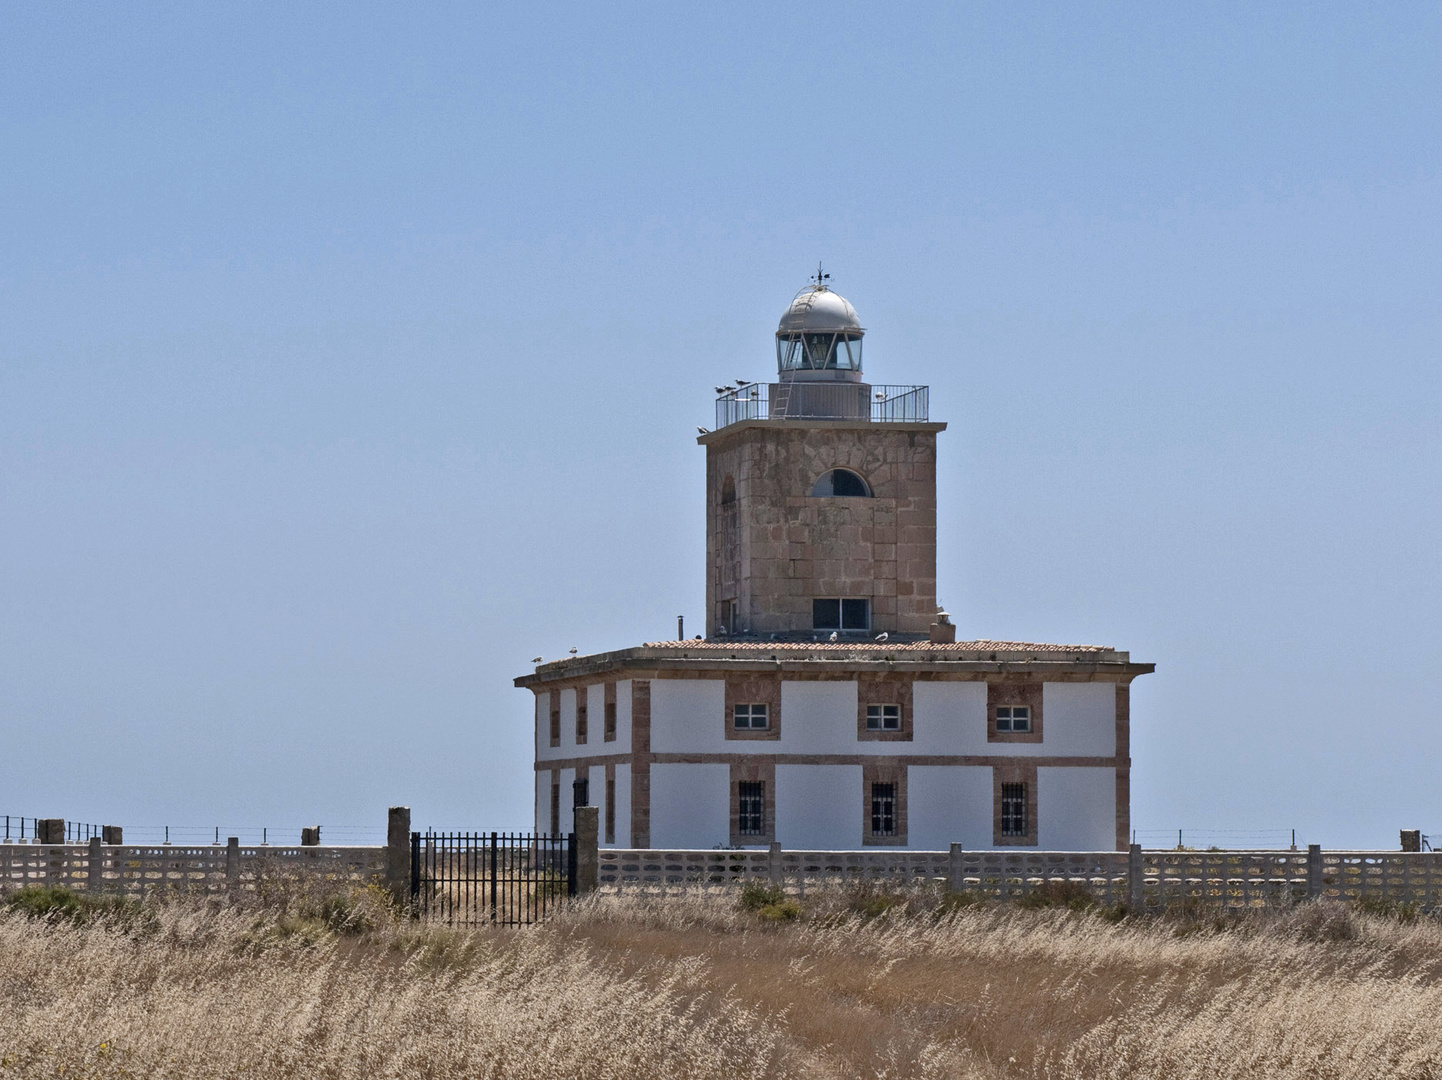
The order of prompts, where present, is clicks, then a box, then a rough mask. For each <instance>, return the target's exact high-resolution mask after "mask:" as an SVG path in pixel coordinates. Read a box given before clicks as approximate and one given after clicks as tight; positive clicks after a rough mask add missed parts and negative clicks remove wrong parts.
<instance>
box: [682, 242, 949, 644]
mask: <svg viewBox="0 0 1442 1080" xmlns="http://www.w3.org/2000/svg"><path fill="white" fill-rule="evenodd" d="M828 277H829V275H823V274H821V273H820V271H818V273H817V277H816V278H815V279H814V280H813V282H812V284H811V285H809V286H808V287H807V288H805V289H803V290H801V292H800V293H798V294H797V295H796V297H795V299H793V300H792V301H791V304H790V306H789V307H788V308H787V309H786V312H785V314H784V315H782V316H781V322H780V325H779V326H778V327H777V330H776V358H777V379H776V381H775V382H772V383H769V384H764V385H763V384H761V383H739V384H737V385H736V386H732V387H723V388H718V391H717V393H718V396H717V400H716V430H714V431H711V432H707V433H705V434H703V435H702V436H701V437H700V438H699V439H698V440H697V441H698V442H699V443H701V445H703V446H705V447H706V570H707V573H706V636H707V637H708V638H715V637H740V638H760V639H763V640H768V639H775V640H803V641H810V640H812V639H817V640H829V639H830V637H831V635H832V634H835V635H836V636H837V639H838V640H840V639H851V640H857V639H871V638H874V637H876V636H877V635H878V634H881V633H883V632H885V633H886V634H888V635H889V636H890V637H891V638H894V639H895V640H897V641H907V640H917V639H921V638H925V637H927V635H928V632H929V630H930V628H931V626H932V624H933V623H935V622H936V621H937V619H936V611H937V605H936V433H937V432H939V431H942V430H945V428H946V425H945V424H938V423H930V422H929V421H928V416H927V387H925V386H877V385H872V384H869V383H867V382H865V381H864V377H863V375H862V368H861V345H862V340H863V338H864V337H865V333H866V331H865V330H864V329H863V328H862V326H861V323H860V320H859V319H858V318H857V316H856V310H855V309H854V308H853V307H852V306H851V305H850V304H849V303H847V301H846V300H845V299H843V298H842V297H841V296H840V295H838V294H837V293H835V292H832V291H831V289H830V288H829V287H828V286H827V284H826V281H827V278H828ZM947 629H950V627H947Z"/></svg>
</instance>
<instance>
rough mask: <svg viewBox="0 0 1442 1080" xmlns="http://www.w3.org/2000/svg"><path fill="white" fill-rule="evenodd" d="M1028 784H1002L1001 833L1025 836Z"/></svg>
mask: <svg viewBox="0 0 1442 1080" xmlns="http://www.w3.org/2000/svg"><path fill="white" fill-rule="evenodd" d="M1026 834H1027V827H1026V784H1024V783H1017V784H1002V785H1001V835H1002V836H1025V835H1026Z"/></svg>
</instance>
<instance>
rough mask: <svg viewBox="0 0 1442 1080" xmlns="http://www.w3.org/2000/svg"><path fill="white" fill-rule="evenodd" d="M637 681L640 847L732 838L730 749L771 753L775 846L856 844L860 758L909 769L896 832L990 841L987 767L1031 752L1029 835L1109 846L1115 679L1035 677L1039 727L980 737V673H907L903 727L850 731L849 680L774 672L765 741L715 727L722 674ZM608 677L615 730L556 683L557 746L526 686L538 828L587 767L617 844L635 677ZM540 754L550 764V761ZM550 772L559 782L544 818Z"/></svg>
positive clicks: (928, 839) (568, 798)
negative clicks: (581, 734) (642, 740)
mask: <svg viewBox="0 0 1442 1080" xmlns="http://www.w3.org/2000/svg"><path fill="white" fill-rule="evenodd" d="M648 682H649V742H650V746H649V754H648V757H649V762H648V767H647V774H648V777H649V791H650V802H649V813H648V817H649V822H648V824H649V837H648V846H650V847H653V848H714V847H718V846H720V847H726V846H730V845H731V844H733V843H734V842H736V838H735V837H734V836H733V834H732V822H731V818H732V810H733V808H732V798H733V793H732V776H731V763H732V762H735V761H737V760H738V759H739V760H743V761H744V760H756V761H768V760H769V761H771V762H774V777H773V779H772V780H771V783H773V784H774V791H773V792H772V793H771V797H772V802H773V806H774V822H773V824H774V830H773V832H772V836H774V839H775V840H776V841H777V842H779V843H780V844H781V845H782V846H783V847H786V848H792V849H809V850H852V849H859V848H861V847H863V846H864V844H865V842H866V841H865V839H864V828H863V819H864V816H865V814H866V813H867V812H868V811H867V807H866V804H865V780H864V770H863V766H864V764H865V762H866V761H869V760H875V761H877V762H885V763H886V764H888V765H891V766H893V767H900V768H903V769H904V770H905V789H906V800H905V801H906V807H905V819H906V836H905V843H904V846H906V847H909V848H914V849H919V850H942V849H945V848H946V847H948V846H949V845H950V844H952V843H959V844H961V845H962V846H963V847H965V848H967V849H968V850H980V849H987V848H992V847H995V846H998V845H997V844H996V842H995V841H996V836H995V834H994V826H995V823H994V816H995V810H994V802H995V790H996V789H995V785H994V777H993V771H994V769H995V768H997V767H1011V766H1016V765H1018V764H1020V765H1023V766H1024V765H1025V764H1026V763H1027V762H1028V761H1029V760H1035V761H1036V762H1037V763H1036V765H1034V766H1031V767H1032V768H1033V769H1034V776H1035V785H1036V792H1035V814H1036V823H1035V834H1036V841H1035V846H1037V847H1039V848H1041V849H1043V850H1107V849H1111V848H1113V847H1115V846H1116V845H1117V832H1118V819H1117V814H1118V809H1117V808H1118V786H1117V784H1118V779H1117V778H1118V769H1117V759H1116V753H1117V731H1118V723H1117V719H1118V718H1117V699H1118V684H1117V682H1116V681H1113V680H1099V681H1086V682H1083V681H1066V682H1063V681H1055V682H1047V681H1042V682H1041V684H1040V685H1041V701H1042V711H1041V717H1042V718H1044V723H1043V724H1042V725H1041V726H1042V738H1041V739H1040V740H1039V741H1035V742H1010V741H1009V742H998V741H995V739H994V738H989V736H988V727H987V699H988V684H987V683H986V682H985V681H981V680H944V679H936V680H932V681H928V680H917V681H914V682H912V683H911V687H912V711H911V731H910V738H909V739H906V740H905V741H870V740H867V739H863V738H861V737H860V736H859V732H858V708H859V702H858V683H857V681H856V680H855V679H847V678H835V679H816V678H810V679H796V680H788V679H786V678H784V677H783V678H782V679H781V680H780V689H779V700H780V706H781V707H780V714H779V726H780V734H779V737H778V738H772V739H764V740H762V739H758V740H745V739H735V738H728V737H727V734H728V717H727V711H726V709H727V706H726V680H725V678H724V677H718V678H695V677H691V678H665V677H661V678H653V679H650V680H649V681H648ZM614 685H615V691H614V700H615V710H616V725H615V734H614V738H613V739H611V740H606V739H605V738H604V726H603V725H604V715H605V713H604V708H605V700H606V698H605V687H604V685H603V684H601V683H596V684H592V685H590V686H586V687H582V688H580V689H579V690H578V689H577V688H575V687H564V688H561V689H559V690H557V691H555V692H554V693H555V695H556V698H557V703H558V706H559V733H558V734H559V739H558V741H557V744H556V745H554V746H553V745H551V722H552V717H551V708H550V703H551V694H548V693H539V694H537V696H536V712H535V726H536V727H535V733H536V763H537V770H538V771H537V773H536V788H535V793H536V798H535V815H536V816H535V820H536V827H537V829H538V830H540V831H546V832H549V831H551V830H552V829H553V828H554V829H558V830H560V831H566V830H568V829H569V827H570V822H571V819H572V816H573V805H572V804H573V787H572V784H573V781H574V780H575V779H576V775H577V768H578V767H581V768H584V769H585V771H586V775H587V776H588V777H589V790H590V802H591V803H592V804H593V805H607V806H608V807H609V813H608V814H607V818H606V820H608V821H609V822H610V823H611V829H610V830H609V834H608V830H607V829H606V828H605V826H604V825H603V828H602V844H603V846H606V847H617V848H628V847H631V846H633V844H634V843H635V840H636V838H635V837H633V836H632V768H631V763H632V756H633V747H634V745H635V743H634V742H633V716H632V680H630V679H617V680H615V681H614ZM578 694H585V695H586V697H585V699H584V700H585V701H586V703H587V728H588V730H587V732H586V740H585V742H583V743H582V742H578V741H577V723H576V721H577V708H576V705H577V700H578V697H577V695H578ZM863 715H864V714H863ZM808 759H812V760H808ZM838 759H850V760H838ZM948 759H951V760H948ZM956 759H961V760H956ZM551 762H554V763H555V767H554V768H552V767H548V763H551ZM582 762H584V764H583V765H582V764H580V763H582ZM993 763H995V764H993ZM608 765H609V766H611V768H610V771H609V781H608V779H607V777H608V770H607V766H608ZM553 784H554V785H555V786H556V788H557V790H556V792H555V796H556V798H555V803H554V810H555V820H554V821H553V820H552V813H553V801H552V800H553V792H552V786H553ZM608 785H609V790H607V786H608ZM1123 824H1124V823H1123ZM770 839H771V836H768V837H767V841H766V842H769V841H770ZM743 846H746V845H743ZM760 846H764V844H762V845H760ZM1007 846H1012V845H1007Z"/></svg>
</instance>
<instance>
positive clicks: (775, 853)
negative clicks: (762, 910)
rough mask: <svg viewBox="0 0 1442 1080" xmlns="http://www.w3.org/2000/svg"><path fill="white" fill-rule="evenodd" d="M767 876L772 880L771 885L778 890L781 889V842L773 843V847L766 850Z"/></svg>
mask: <svg viewBox="0 0 1442 1080" xmlns="http://www.w3.org/2000/svg"><path fill="white" fill-rule="evenodd" d="M766 863H767V865H766V876H767V877H769V878H770V879H771V884H772V885H775V886H776V887H777V888H780V887H781V842H780V841H779V840H773V841H771V846H770V847H769V848H767V849H766Z"/></svg>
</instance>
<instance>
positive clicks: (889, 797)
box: [871, 784, 896, 836]
mask: <svg viewBox="0 0 1442 1080" xmlns="http://www.w3.org/2000/svg"><path fill="white" fill-rule="evenodd" d="M871 835H872V836H895V835H896V785H895V784H872V785H871Z"/></svg>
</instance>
